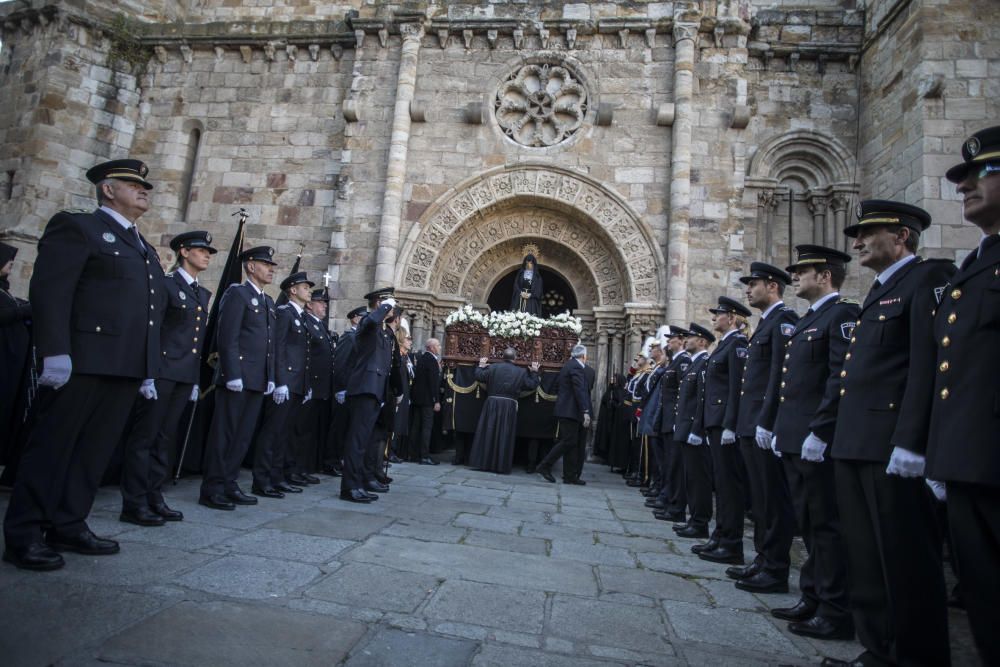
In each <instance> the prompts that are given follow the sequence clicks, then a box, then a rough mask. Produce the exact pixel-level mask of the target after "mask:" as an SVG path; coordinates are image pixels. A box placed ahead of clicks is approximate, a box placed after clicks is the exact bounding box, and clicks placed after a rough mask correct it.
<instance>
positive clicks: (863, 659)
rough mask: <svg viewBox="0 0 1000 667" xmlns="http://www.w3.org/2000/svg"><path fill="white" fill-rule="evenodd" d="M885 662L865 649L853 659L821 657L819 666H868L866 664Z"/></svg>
mask: <svg viewBox="0 0 1000 667" xmlns="http://www.w3.org/2000/svg"><path fill="white" fill-rule="evenodd" d="M882 664H885V663H884V662H883V661H882V660H879V659H878V658H876V657H875V656H873V655H872V654H871V653H869V652H868V651H865V652H864V653H862V654H861V655H859V656H858V657H856V658H855V659H854V660H838V659H837V658H823V662H821V663H820V667H868V665H882Z"/></svg>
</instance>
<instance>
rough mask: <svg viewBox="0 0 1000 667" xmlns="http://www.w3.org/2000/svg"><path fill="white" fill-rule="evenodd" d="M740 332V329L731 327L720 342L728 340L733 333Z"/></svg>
mask: <svg viewBox="0 0 1000 667" xmlns="http://www.w3.org/2000/svg"><path fill="white" fill-rule="evenodd" d="M739 332H740V330H739V329H731V330H730V331H727V332H726V334H725V335H724V336H723V337H722V340H720V341H719V342H720V343H721V342H722V341H723V340H726V339H727V338H729V337H730V336H732V335H733V334H738V333H739Z"/></svg>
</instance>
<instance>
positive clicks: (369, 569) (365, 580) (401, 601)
mask: <svg viewBox="0 0 1000 667" xmlns="http://www.w3.org/2000/svg"><path fill="white" fill-rule="evenodd" d="M438 583H439V582H438V579H437V578H435V577H433V576H427V575H419V574H413V573H411V572H405V571H401V570H396V569H392V568H388V567H380V566H378V565H369V564H367V563H348V564H347V565H345V566H344V567H342V568H340V569H339V570H337V571H336V572H334V573H333V574H331V575H328V576H327V577H326V578H324V579H323V580H322V581H320V582H318V583H316V584H314V585H312V586H310V587H309V588H307V589H306V591H305V593H306V595H308V596H310V597H314V598H319V599H321V600H327V601H329V602H336V603H337V604H341V605H345V606H349V607H368V608H372V609H378V610H381V611H399V612H412V611H414V610H415V609H416V608H417V606H418V605H419V604H420V603H421V602H423V601H424V600H425V599H427V597H428V596H430V594H431V593H433V592H434V590H435V589H436V588H437V587H438Z"/></svg>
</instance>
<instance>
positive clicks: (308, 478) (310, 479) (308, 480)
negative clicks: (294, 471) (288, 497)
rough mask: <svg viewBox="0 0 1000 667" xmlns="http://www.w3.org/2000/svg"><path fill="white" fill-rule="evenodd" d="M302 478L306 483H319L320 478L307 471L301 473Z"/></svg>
mask: <svg viewBox="0 0 1000 667" xmlns="http://www.w3.org/2000/svg"><path fill="white" fill-rule="evenodd" d="M302 479H304V480H306V483H307V484H319V483H320V478H319V477H316V476H315V475H310V474H308V473H302Z"/></svg>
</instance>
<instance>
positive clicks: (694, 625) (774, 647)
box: [663, 602, 803, 658]
mask: <svg viewBox="0 0 1000 667" xmlns="http://www.w3.org/2000/svg"><path fill="white" fill-rule="evenodd" d="M663 609H664V611H666V613H667V619H668V621H669V622H670V625H671V627H672V628H673V630H674V632H675V633H676V634H677V636H678V637H679V638H680V639H682V640H685V641H695V642H702V643H707V644H716V645H722V646H731V647H733V648H738V649H741V650H751V651H761V652H767V653H772V654H774V653H777V654H780V655H785V656H793V657H796V658H801V657H803V654H802V651H800V650H799V649H798V648H797V647H796V646H795V644H793V643H792V641H791V640H790V639H788V638H787V637H785V636H784V635H783V634H782V633H781V632H780V631H779V630H778V629H777V628H776V627H775V626H774V625H773V624H772V623H771V622H770V620H769V619H768V618H767V617H765V616H764V615H762V614H754V613H751V612H746V611H734V610H731V609H721V608H718V607H710V606H708V605H701V604H693V603H690V602H664V603H663Z"/></svg>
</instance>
